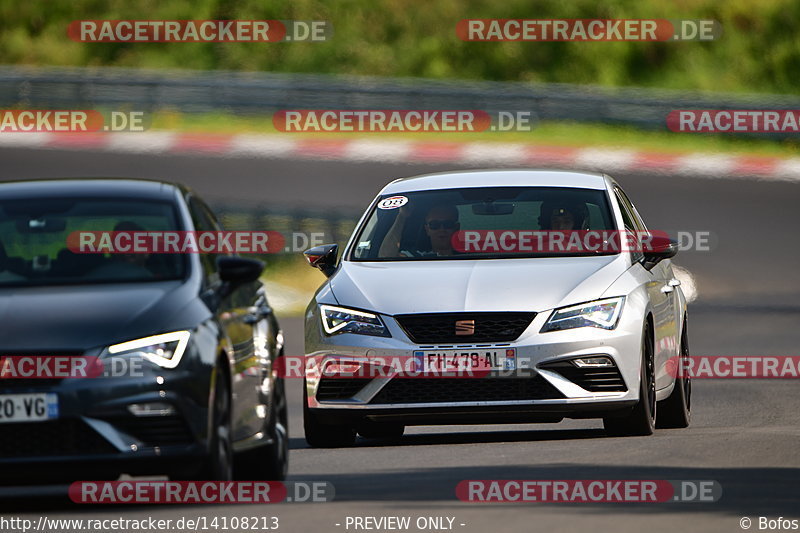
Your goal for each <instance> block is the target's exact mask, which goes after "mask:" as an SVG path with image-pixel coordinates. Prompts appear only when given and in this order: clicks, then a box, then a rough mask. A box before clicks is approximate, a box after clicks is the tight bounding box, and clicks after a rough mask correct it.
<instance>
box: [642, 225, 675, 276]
mask: <svg viewBox="0 0 800 533" xmlns="http://www.w3.org/2000/svg"><path fill="white" fill-rule="evenodd" d="M648 237H649V238H647V239H642V252H643V253H644V262H643V263H642V266H644V268H645V269H647V270H650V269H652V268H653V267H654V266H656V265H657V264H658V263H659V262H661V261H663V260H664V259H669V258H670V257H675V254H677V253H678V241H674V240H672V239H670V238H669V237H666V236H662V235H653V234H650V235H649V236H648Z"/></svg>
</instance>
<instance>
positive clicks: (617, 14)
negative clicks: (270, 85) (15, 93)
mask: <svg viewBox="0 0 800 533" xmlns="http://www.w3.org/2000/svg"><path fill="white" fill-rule="evenodd" d="M465 18H499V19H520V18H521V19H593V18H600V19H672V20H675V19H684V20H685V19H705V20H716V21H717V22H719V23H720V24H721V26H722V35H721V37H720V38H719V39H717V40H714V41H710V42H699V41H695V42H466V41H463V40H461V39H460V38H459V37H458V35H457V34H456V24H457V23H458V22H459V21H460V20H462V19H465ZM85 19H90V20H100V19H105V20H114V19H118V20H119V19H126V20H142V19H151V20H164V19H166V20H176V19H225V20H232V19H240V20H253V19H282V20H286V19H295V20H325V21H329V22H330V24H331V25H332V27H333V35H332V37H331V38H330V40H328V41H326V42H321V43H309V42H282V43H135V42H121V43H82V42H75V41H72V40H71V39H69V38H68V36H67V31H66V30H67V27H68V25H69V23H70V22H72V21H75V20H85ZM0 20H2V24H3V31H1V32H0V64H8V65H62V66H92V67H94V66H117V67H133V68H156V69H159V68H179V69H195V70H215V69H216V70H237V71H256V72H257V71H269V72H298V73H299V72H310V73H331V74H356V75H365V76H387V77H422V78H434V79H461V80H507V81H512V80H517V81H531V82H551V83H575V84H596V85H603V86H628V87H630V86H636V87H660V88H672V89H686V90H698V91H721V92H758V93H771V94H784V93H785V94H800V84H798V83H797V72H798V71H800V39H798V38H797V28H796V24H795V21H797V20H800V2H798V1H797V0H758V1H752V0H725V1H719V0H680V1H676V2H664V1H663V0H600V1H598V0H572V1H569V2H565V1H563V0H538V1H536V2H531V1H530V0H504V1H502V2H497V1H495V0H437V1H435V2H431V1H429V0H381V1H377V2H376V1H374V0H271V1H269V2H265V1H263V0H236V1H231V0H139V1H137V2H126V1H125V0H105V1H100V0H72V1H69V2H19V1H15V0H0Z"/></svg>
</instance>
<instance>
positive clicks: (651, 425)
mask: <svg viewBox="0 0 800 533" xmlns="http://www.w3.org/2000/svg"><path fill="white" fill-rule="evenodd" d="M653 352H654V350H653V335H652V333H651V331H650V326H649V325H648V326H646V327H645V329H644V333H643V334H642V363H641V371H640V378H639V401H638V402H637V404H636V406H635V407H634V408H633V410H632V411H631V412H630V414H628V415H627V416H623V417H619V418H615V417H608V418H604V419H603V427H604V428H605V430H606V433H608V434H609V435H611V436H615V437H633V436H647V435H652V434H653V432H654V431H655V426H656V375H655V364H654V356H653Z"/></svg>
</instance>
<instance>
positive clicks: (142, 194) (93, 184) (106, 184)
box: [0, 178, 185, 200]
mask: <svg viewBox="0 0 800 533" xmlns="http://www.w3.org/2000/svg"><path fill="white" fill-rule="evenodd" d="M176 190H185V189H184V188H183V187H182V186H180V185H177V184H174V183H169V182H165V181H155V180H144V179H131V178H63V179H37V180H20V181H4V182H0V199H4V200H7V199H15V198H36V197H42V198H53V197H57V198H64V197H89V198H91V197H98V198H99V197H117V196H119V197H125V198H136V199H149V200H171V199H173V198H174V195H175V192H176Z"/></svg>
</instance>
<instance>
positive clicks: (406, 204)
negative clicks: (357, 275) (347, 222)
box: [350, 187, 616, 261]
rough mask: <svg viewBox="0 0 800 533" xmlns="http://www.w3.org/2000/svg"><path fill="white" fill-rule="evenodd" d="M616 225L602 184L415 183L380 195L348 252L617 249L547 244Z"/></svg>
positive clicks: (385, 256)
mask: <svg viewBox="0 0 800 533" xmlns="http://www.w3.org/2000/svg"><path fill="white" fill-rule="evenodd" d="M614 229H615V224H614V221H613V217H612V216H611V210H610V208H609V204H608V199H607V196H606V193H605V191H602V190H594V189H581V188H568V187H481V188H463V189H444V190H433V191H416V192H409V193H404V194H398V195H386V196H383V197H381V198H380V199H379V201H378V202H377V204H376V205H375V207H374V209H373V211H372V212H371V213H370V215H369V216H368V217H367V218H366V221H365V223H364V224H363V225H362V227H361V228H360V229H359V230H358V231H359V232H358V238H357V240H356V241H355V244H354V246H353V248H352V252H351V254H350V260H352V261H399V260H424V259H485V258H492V259H494V258H506V257H542V256H548V255H572V256H575V255H597V254H598V253H616V252H608V251H602V250H600V251H598V250H597V249H591V250H589V249H586V248H581V247H579V248H577V249H569V248H567V249H564V248H561V249H557V247H555V246H552V244H553V239H552V237H553V235H554V234H557V233H560V234H561V235H556V236H558V237H559V238H560V239H562V241H563V238H564V235H563V234H564V233H567V234H571V236H572V237H579V235H576V234H579V233H580V234H581V237H582V236H585V235H586V234H587V233H588V234H589V236H590V237H592V236H593V235H592V234H593V233H599V232H603V231H612V230H614ZM600 235H602V234H600ZM542 236H544V241H543V240H542ZM548 238H549V239H550V240H548ZM598 238H601V237H598ZM537 239H539V240H538V241H537ZM543 242H544V243H545V244H544V245H542V243H543ZM537 243H538V245H537ZM556 244H558V243H556Z"/></svg>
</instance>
